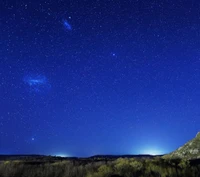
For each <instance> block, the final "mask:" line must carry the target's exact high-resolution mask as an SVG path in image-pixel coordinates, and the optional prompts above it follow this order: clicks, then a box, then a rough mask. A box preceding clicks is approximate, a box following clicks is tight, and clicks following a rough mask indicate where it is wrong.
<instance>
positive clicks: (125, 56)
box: [0, 0, 200, 156]
mask: <svg viewBox="0 0 200 177" xmlns="http://www.w3.org/2000/svg"><path fill="white" fill-rule="evenodd" d="M199 9H200V2H199V1H197V0H196V1H195V0H176V1H175V0H160V1H159V0H158V1H155V0H143V1H139V0H127V1H122V0H106V1H104V0H80V1H79V0H48V1H42V0H40V1H39V0H1V2H0V98H1V101H0V154H6V153H7V154H8V153H9V154H25V153H31V154H36V153H37V154H52V155H55V154H66V155H70V156H90V155H94V154H138V153H151V154H158V153H168V152H170V151H173V150H175V149H176V148H178V147H179V146H180V145H182V144H184V143H185V142H186V141H188V140H189V139H191V138H192V137H194V136H195V135H196V133H197V132H198V131H199V130H200V128H199V125H200V10H199Z"/></svg>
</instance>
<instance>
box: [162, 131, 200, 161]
mask: <svg viewBox="0 0 200 177" xmlns="http://www.w3.org/2000/svg"><path fill="white" fill-rule="evenodd" d="M164 158H185V159H199V158H200V132H198V133H197V135H196V137H195V138H194V139H192V140H190V141H189V142H187V143H186V144H185V145H183V146H181V147H180V148H178V149H177V150H175V151H174V152H172V153H170V154H167V155H165V156H164Z"/></svg>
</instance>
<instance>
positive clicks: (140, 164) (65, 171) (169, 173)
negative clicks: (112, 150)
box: [0, 157, 200, 177]
mask: <svg viewBox="0 0 200 177" xmlns="http://www.w3.org/2000/svg"><path fill="white" fill-rule="evenodd" d="M197 176H200V160H186V159H171V158H162V157H156V158H153V159H143V158H139V159H136V158H119V159H115V160H113V159H105V158H102V159H98V160H97V159H70V160H61V159H56V160H55V159H53V160H52V159H51V158H46V159H45V160H44V159H22V160H17V161H16V160H9V161H1V162H0V177H197Z"/></svg>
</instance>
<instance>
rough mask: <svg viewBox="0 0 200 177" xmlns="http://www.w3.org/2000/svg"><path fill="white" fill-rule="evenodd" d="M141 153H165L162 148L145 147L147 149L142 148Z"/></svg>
mask: <svg viewBox="0 0 200 177" xmlns="http://www.w3.org/2000/svg"><path fill="white" fill-rule="evenodd" d="M140 154H148V155H162V154H164V153H163V151H162V150H160V149H156V148H155V149H154V148H152V149H145V150H142V151H140Z"/></svg>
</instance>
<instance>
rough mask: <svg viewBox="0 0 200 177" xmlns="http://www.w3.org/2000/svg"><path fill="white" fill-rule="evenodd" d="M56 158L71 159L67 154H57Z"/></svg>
mask: <svg viewBox="0 0 200 177" xmlns="http://www.w3.org/2000/svg"><path fill="white" fill-rule="evenodd" d="M55 156H56V157H69V156H68V155H67V154H56V155H55Z"/></svg>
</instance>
